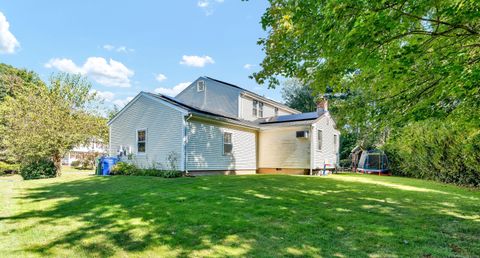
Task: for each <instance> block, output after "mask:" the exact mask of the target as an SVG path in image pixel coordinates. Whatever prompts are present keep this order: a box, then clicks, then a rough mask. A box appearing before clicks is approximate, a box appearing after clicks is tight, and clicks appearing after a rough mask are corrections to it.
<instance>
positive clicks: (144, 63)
mask: <svg viewBox="0 0 480 258" xmlns="http://www.w3.org/2000/svg"><path fill="white" fill-rule="evenodd" d="M267 6H268V2H267V1H263V0H254V1H248V2H243V1H240V0H181V1H104V0H102V1H93V0H87V1H75V2H74V1H59V0H55V1H53V0H51V1H37V0H30V1H27V0H22V1H18V0H4V1H2V5H1V6H0V62H3V63H7V64H11V65H13V66H16V67H23V68H27V69H31V70H34V71H36V72H37V73H39V74H40V76H41V77H42V78H43V79H48V77H49V76H50V74H52V73H53V72H56V71H66V72H72V73H81V74H83V75H85V76H87V77H88V78H89V79H90V80H91V81H92V83H93V85H94V89H95V90H97V91H98V92H99V94H100V95H102V96H104V98H105V99H106V103H107V105H112V103H116V104H119V105H122V104H123V103H125V102H126V101H127V100H128V99H129V98H131V97H133V96H135V95H136V94H137V93H138V92H139V91H142V90H143V91H149V92H160V93H165V94H170V95H174V94H175V93H176V92H178V91H179V90H180V89H181V88H182V87H184V86H185V85H186V83H187V82H191V81H193V80H195V79H196V78H197V77H198V76H201V75H207V76H211V77H214V78H217V79H220V80H225V81H228V82H231V83H234V84H238V85H239V86H242V87H244V88H247V89H249V90H252V91H255V92H257V93H259V94H261V95H265V96H267V97H269V98H272V99H275V100H281V94H280V90H279V89H276V90H272V89H267V88H266V86H261V87H259V86H258V85H257V84H256V83H255V82H254V81H253V80H251V79H249V78H248V75H250V74H251V73H252V72H254V71H256V70H258V69H259V67H258V64H259V63H260V62H261V60H262V59H263V57H264V53H263V52H262V50H261V47H260V46H258V45H257V44H256V42H257V40H258V38H260V37H263V36H265V35H266V32H265V31H263V30H262V28H261V25H260V17H261V15H262V14H263V12H264V11H265V8H267Z"/></svg>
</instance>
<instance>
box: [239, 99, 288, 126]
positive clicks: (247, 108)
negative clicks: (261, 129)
mask: <svg viewBox="0 0 480 258" xmlns="http://www.w3.org/2000/svg"><path fill="white" fill-rule="evenodd" d="M254 101H255V100H253V99H252V98H250V97H248V96H241V97H240V118H242V119H245V120H249V121H254V120H256V119H258V118H259V117H260V116H259V110H258V104H257V105H255V103H254ZM257 103H259V101H257ZM262 103H263V112H262V113H263V114H262V115H263V116H262V117H272V116H275V115H277V116H283V115H291V114H293V113H292V112H289V111H286V110H284V109H282V108H279V107H277V108H278V113H277V114H276V113H275V108H276V107H275V106H272V105H270V104H268V103H265V102H262ZM254 106H256V107H257V109H256V110H257V112H254V110H253V109H254ZM254 114H255V115H254Z"/></svg>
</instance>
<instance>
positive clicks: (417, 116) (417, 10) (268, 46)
mask: <svg viewBox="0 0 480 258" xmlns="http://www.w3.org/2000/svg"><path fill="white" fill-rule="evenodd" d="M479 13H480V2H479V1H459V0H453V1H424V0H422V1H417V0H406V1H358V0H345V1H341V2H339V1H335V0H305V1H299V0H270V7H269V8H268V9H267V10H266V12H265V14H264V15H263V17H262V25H263V28H264V29H265V30H267V32H268V35H267V37H266V38H264V39H261V40H260V41H259V44H261V45H262V46H263V48H264V50H265V52H266V57H265V58H264V60H263V62H262V63H261V66H262V70H261V71H259V72H258V73H254V74H253V75H252V77H254V78H255V79H256V81H257V82H258V83H269V86H271V87H275V86H276V85H278V83H279V80H278V77H279V76H281V77H287V78H298V79H299V80H300V81H301V82H302V83H303V84H305V85H310V87H312V88H313V89H312V90H313V91H314V92H326V90H327V88H328V87H331V88H332V89H333V91H334V92H348V93H349V98H348V99H346V100H342V99H338V100H334V101H333V103H332V105H331V109H330V110H331V113H332V115H333V116H334V117H335V119H336V121H337V126H339V128H342V130H343V131H345V130H346V131H348V133H355V135H356V137H358V138H357V142H358V143H359V144H360V145H361V146H363V147H364V148H369V147H371V146H382V145H385V144H387V145H389V144H390V146H389V147H388V148H390V149H389V151H390V155H389V157H390V158H392V159H394V160H395V159H398V160H401V161H402V162H398V163H396V164H402V166H403V167H401V170H402V171H403V172H402V173H403V174H405V175H410V176H417V177H424V178H431V179H436V180H441V181H444V182H457V183H460V184H476V183H475V182H476V181H477V180H478V177H479V175H478V173H476V174H475V173H473V172H472V171H474V170H472V169H473V167H472V166H471V164H470V163H469V162H471V161H469V160H471V159H475V157H476V153H474V152H470V151H467V147H465V146H470V145H468V144H467V142H466V141H465V139H461V138H448V137H444V138H442V137H443V136H442V135H443V133H444V132H446V131H448V132H455V133H457V134H458V135H462V133H461V132H462V131H463V132H471V135H476V134H477V133H478V131H479V127H480V126H479V125H480V87H479V84H478V82H479V81H480V44H479V42H480V15H479ZM424 121H425V122H424ZM429 121H430V122H431V121H433V122H435V123H438V124H442V123H443V124H445V126H446V127H448V129H444V128H441V127H439V126H436V127H431V128H430V129H431V130H439V131H438V132H429V131H428V130H427V128H428V122H429ZM404 127H405V129H404ZM417 127H418V128H420V127H421V128H424V131H425V134H427V135H430V136H431V137H433V136H435V137H440V139H444V141H443V142H442V141H437V140H433V138H435V137H433V138H427V137H426V135H422V134H421V133H415V134H414V133H413V132H412V130H413V128H417ZM342 133H344V132H342ZM403 134H404V135H403ZM412 135H414V136H415V137H416V138H415V139H416V142H415V144H413V143H411V144H410V145H409V146H408V147H406V146H402V143H401V140H398V139H403V140H405V141H407V142H408V141H411V137H413V136H412ZM459 137H460V136H459ZM469 139H470V138H469ZM470 140H473V139H470ZM390 141H391V142H390ZM446 143H448V144H449V146H448V147H447V148H445V146H444V144H446ZM420 146H429V148H430V149H429V150H428V151H426V150H421V148H419V150H420V151H418V152H413V150H414V149H416V147H420ZM404 147H405V148H407V149H409V150H411V151H412V152H410V155H412V157H407V156H406V153H407V152H402V151H403V150H404V149H403V148H404ZM414 147H415V148H414ZM469 148H471V149H472V150H473V149H475V147H469ZM445 151H446V152H448V153H445V154H443V156H442V158H444V159H448V161H449V162H450V161H452V162H453V160H456V161H455V162H453V163H449V164H452V165H448V164H447V165H444V166H439V165H438V164H440V163H439V162H437V161H435V162H430V163H434V164H436V165H434V164H429V165H427V161H428V160H429V158H430V154H431V153H436V155H437V154H438V155H439V153H442V152H445ZM344 155H345V153H344V154H343V156H344ZM397 155H398V156H397ZM453 157H456V158H453ZM415 159H422V160H424V161H425V163H423V162H420V163H421V164H423V165H420V166H421V168H419V169H421V172H418V171H415V169H416V167H413V166H411V165H410V164H412V163H415V162H414V161H415ZM408 161H411V162H408ZM445 162H446V161H445ZM408 169H411V171H407V170H408ZM429 169H430V172H428V171H429ZM399 170H400V167H399ZM443 170H445V172H437V171H443ZM446 170H451V171H450V172H448V173H453V174H454V175H450V174H448V173H447V171H446ZM461 171H463V172H461ZM468 171H470V172H468ZM477 171H478V169H477ZM434 173H440V174H438V175H433V174H434ZM457 173H460V174H457ZM447 174H448V176H447ZM466 174H468V176H467V175H466ZM472 177H476V178H477V179H472Z"/></svg>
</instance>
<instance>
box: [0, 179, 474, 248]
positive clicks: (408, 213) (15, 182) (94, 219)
mask: <svg viewBox="0 0 480 258" xmlns="http://www.w3.org/2000/svg"><path fill="white" fill-rule="evenodd" d="M0 205H1V207H2V209H1V210H0V254H2V257H15V256H18V257H28V256H31V257H36V256H55V257H87V256H88V257H91V256H97V257H104V256H121V257H125V256H129V257H132V256H134V257H149V256H150V257H172V256H196V257H207V256H208V257H212V256H213V257H215V256H216V257H223V256H252V257H278V256H303V257H305V256H316V257H335V256H337V257H343V256H345V257H369V256H376V257H397V256H398V257H421V256H426V257H478V256H480V214H479V212H480V192H479V191H478V190H471V189H465V188H459V187H455V186H450V185H443V184H438V183H434V182H428V181H422V180H415V179H407V178H397V177H378V176H368V175H333V176H327V177H306V176H282V175H255V176H211V177H196V178H179V179H162V178H154V177H124V176H116V177H97V176H92V175H87V174H86V173H65V175H64V176H63V177H62V178H55V179H44V180H31V181H21V179H19V178H18V177H0Z"/></svg>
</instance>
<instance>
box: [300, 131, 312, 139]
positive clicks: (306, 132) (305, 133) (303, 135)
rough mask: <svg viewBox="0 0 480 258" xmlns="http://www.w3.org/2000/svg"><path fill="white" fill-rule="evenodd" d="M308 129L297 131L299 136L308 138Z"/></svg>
mask: <svg viewBox="0 0 480 258" xmlns="http://www.w3.org/2000/svg"><path fill="white" fill-rule="evenodd" d="M308 133H309V132H308V131H297V138H308Z"/></svg>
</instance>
